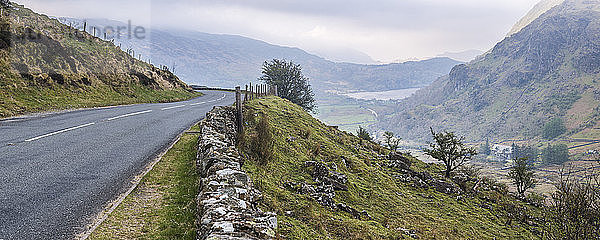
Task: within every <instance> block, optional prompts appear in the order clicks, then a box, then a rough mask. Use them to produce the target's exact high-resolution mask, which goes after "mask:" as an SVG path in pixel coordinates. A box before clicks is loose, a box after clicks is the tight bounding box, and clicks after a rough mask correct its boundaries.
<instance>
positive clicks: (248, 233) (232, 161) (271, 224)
mask: <svg viewBox="0 0 600 240" xmlns="http://www.w3.org/2000/svg"><path fill="white" fill-rule="evenodd" d="M200 128H201V135H200V139H199V146H198V159H197V168H198V172H199V173H200V176H201V178H202V179H201V184H200V194H199V195H198V197H197V204H198V216H197V220H198V223H197V226H198V239H200V240H204V239H210V240H215V239H273V238H275V229H276V228H277V216H276V215H275V214H274V213H268V212H263V211H261V210H260V209H258V207H257V206H256V205H257V204H256V202H257V200H258V199H259V198H260V197H261V194H260V192H259V191H258V190H256V189H254V188H253V187H252V180H251V179H250V177H249V176H248V175H247V174H246V173H245V172H244V171H243V170H242V169H241V165H242V164H243V160H242V158H241V157H240V155H239V152H238V151H237V149H236V144H235V142H236V136H237V132H236V127H235V115H234V109H233V108H232V107H217V108H214V109H213V110H212V111H210V112H209V113H207V114H206V118H205V119H204V120H203V121H202V122H201V124H200Z"/></svg>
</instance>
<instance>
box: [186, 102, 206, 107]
mask: <svg viewBox="0 0 600 240" xmlns="http://www.w3.org/2000/svg"><path fill="white" fill-rule="evenodd" d="M205 103H206V102H199V103H194V104H190V106H196V105H200V104H205Z"/></svg>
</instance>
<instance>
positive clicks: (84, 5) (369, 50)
mask: <svg viewBox="0 0 600 240" xmlns="http://www.w3.org/2000/svg"><path fill="white" fill-rule="evenodd" d="M537 1H538V0H293V1H292V0H145V1H144V0H16V2H18V3H20V4H24V5H25V6H26V7H29V8H32V9H33V10H35V11H37V12H41V13H45V14H47V15H52V16H68V17H77V18H107V19H114V20H120V21H127V20H132V21H133V22H134V24H139V25H156V26H160V27H176V28H183V29H189V30H197V31H202V32H208V33H225V34H237V35H243V36H247V37H251V38H255V39H260V40H264V41H267V42H269V43H273V44H278V45H284V46H294V47H300V48H303V49H305V50H308V51H309V52H315V53H318V52H323V51H325V50H326V49H346V48H347V49H354V50H357V51H360V52H363V53H366V54H368V55H369V56H370V57H371V58H373V59H374V60H377V61H381V62H393V61H397V60H399V59H410V58H425V57H431V56H436V55H438V54H441V53H444V52H459V51H465V50H471V49H478V50H484V51H485V50H488V49H490V48H491V47H493V45H494V44H495V43H497V42H498V41H500V40H502V39H503V38H504V36H505V35H506V33H507V32H508V31H509V30H510V28H511V27H512V25H513V24H514V23H516V22H517V21H518V20H519V19H520V18H521V17H522V16H524V15H525V14H526V13H527V11H529V9H531V8H532V7H533V6H534V5H535V3H537Z"/></svg>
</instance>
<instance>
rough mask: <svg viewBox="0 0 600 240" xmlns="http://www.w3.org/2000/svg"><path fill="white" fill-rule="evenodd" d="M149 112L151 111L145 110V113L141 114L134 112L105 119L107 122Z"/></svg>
mask: <svg viewBox="0 0 600 240" xmlns="http://www.w3.org/2000/svg"><path fill="white" fill-rule="evenodd" d="M149 112H152V110H147V111H142V112H134V113H129V114H125V115H121V116H116V117H113V118H109V119H107V121H112V120H117V119H119V118H125V117H131V116H135V115H140V114H144V113H149Z"/></svg>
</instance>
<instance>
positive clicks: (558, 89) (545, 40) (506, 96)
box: [378, 0, 600, 141]
mask: <svg viewBox="0 0 600 240" xmlns="http://www.w3.org/2000/svg"><path fill="white" fill-rule="evenodd" d="M599 9H600V1H598V0H593V1H590V0H585V1H584V0H567V1H565V2H564V3H562V4H561V5H559V6H557V7H555V8H553V9H552V10H550V11H548V12H546V13H544V14H542V15H541V16H540V17H539V18H537V19H536V20H535V21H533V22H531V23H530V24H528V25H527V26H526V27H525V28H523V29H522V30H521V31H519V32H517V33H516V34H514V35H512V36H510V37H507V38H506V39H505V40H503V41H502V42H500V43H498V44H497V45H496V46H495V47H494V48H493V50H492V51H491V52H490V53H488V54H486V55H485V56H483V57H482V58H480V59H478V60H476V61H474V62H471V63H469V64H462V65H458V66H456V67H454V68H453V69H452V71H451V72H450V74H449V75H447V76H445V77H442V78H440V79H439V80H437V81H435V82H434V83H433V84H432V85H431V86H430V87H427V88H425V89H423V90H422V91H419V92H417V94H415V95H414V96H413V97H410V98H408V99H407V100H406V101H403V102H402V103H400V104H399V105H398V106H397V108H396V109H395V112H394V113H391V116H390V117H388V118H387V119H384V120H383V122H382V123H381V124H380V125H379V126H378V127H380V128H382V129H390V130H395V131H397V132H398V133H399V134H400V135H401V136H403V137H406V138H411V139H419V140H424V138H425V136H428V134H427V133H428V131H429V127H434V128H437V129H448V130H452V131H458V132H460V133H461V134H464V135H467V136H468V137H469V139H470V140H474V141H477V140H484V139H486V138H490V139H507V138H514V137H526V138H536V137H539V136H540V135H541V128H542V126H544V124H545V123H547V122H548V121H549V120H550V119H552V118H555V117H560V118H563V119H564V120H565V121H566V124H567V128H568V129H569V133H568V134H575V133H578V132H581V131H586V129H590V128H592V127H594V126H597V125H598V123H599V117H600V114H599V112H600V84H599V83H598V79H599V78H600V11H599Z"/></svg>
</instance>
